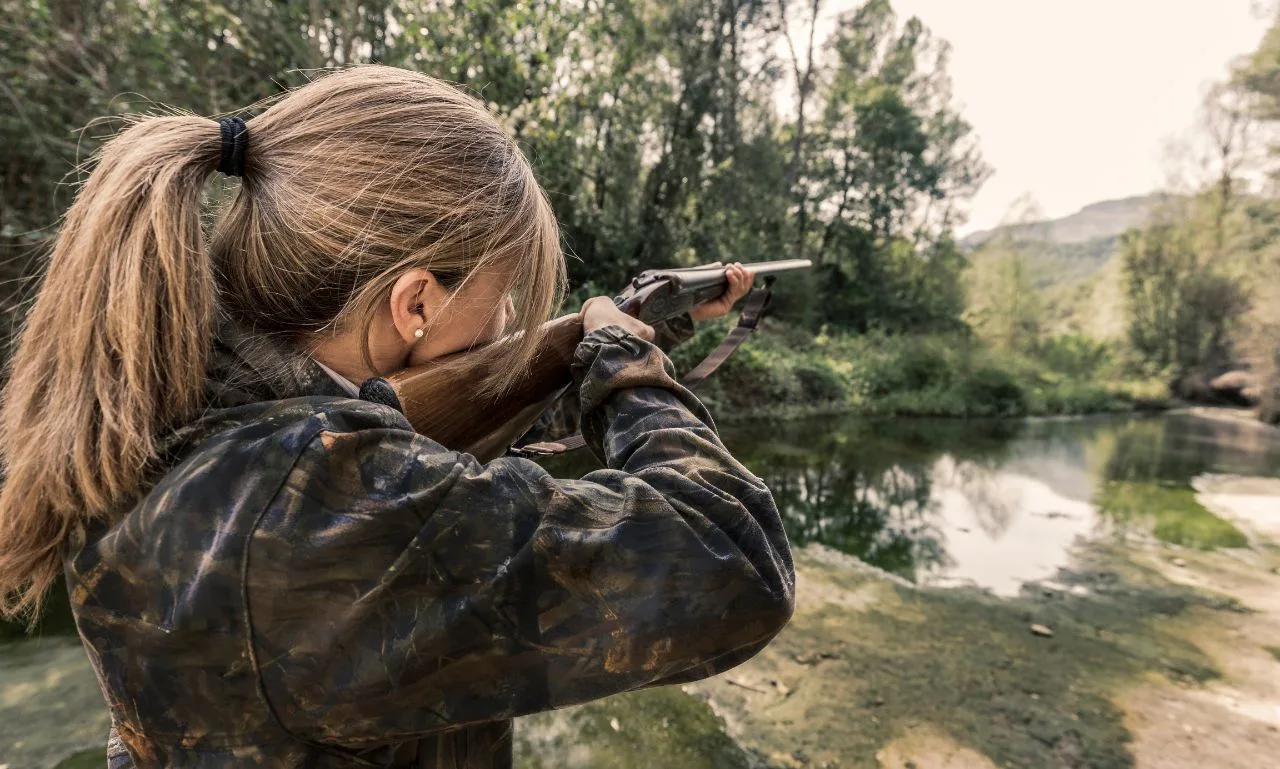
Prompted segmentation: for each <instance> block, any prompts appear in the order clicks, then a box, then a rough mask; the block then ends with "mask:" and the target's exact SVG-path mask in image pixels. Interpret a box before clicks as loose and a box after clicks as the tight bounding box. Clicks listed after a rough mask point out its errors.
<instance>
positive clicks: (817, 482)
mask: <svg viewBox="0 0 1280 769" xmlns="http://www.w3.org/2000/svg"><path fill="white" fill-rule="evenodd" d="M722 435H723V437H724V440H725V442H726V444H728V446H729V448H730V449H731V450H732V451H733V453H734V454H735V456H737V457H739V458H740V459H741V460H742V461H743V463H744V464H746V465H747V467H749V468H750V469H751V470H752V472H754V473H756V474H757V475H759V476H761V477H762V478H764V479H765V481H766V482H767V483H768V484H769V487H770V488H771V489H772V490H773V492H774V496H775V498H776V499H777V502H778V505H779V508H780V510H781V511H782V514H783V516H784V518H785V521H786V525H787V530H788V532H789V534H790V536H791V540H792V542H793V544H794V545H795V546H796V547H803V546H804V545H805V544H807V543H809V542H821V543H823V544H826V545H828V546H831V547H834V548H837V549H839V550H842V551H844V552H846V553H849V554H852V555H855V556H857V557H858V558H861V559H862V560H864V561H866V562H868V563H870V564H873V565H875V566H878V567H880V568H882V569H884V570H885V571H888V572H890V573H893V574H895V575H898V576H900V577H903V578H905V579H908V580H912V581H915V582H918V583H922V584H933V585H942V586H950V585H973V586H977V587H980V588H983V589H987V590H990V591H991V592H993V593H995V594H996V595H1013V594H1015V593H1017V592H1018V590H1019V589H1020V587H1021V586H1022V585H1023V584H1025V583H1027V582H1031V581H1038V580H1046V579H1049V578H1051V577H1052V576H1053V575H1054V573H1055V571H1056V570H1057V569H1058V568H1059V567H1062V566H1065V565H1067V564H1068V562H1069V560H1070V558H1071V548H1072V546H1073V545H1074V544H1075V543H1078V542H1080V541H1082V540H1087V539H1089V538H1095V537H1107V536H1113V535H1114V533H1115V532H1116V531H1117V530H1123V531H1126V532H1130V531H1134V530H1135V529H1136V532H1137V533H1138V534H1139V535H1140V536H1142V535H1143V527H1144V525H1146V524H1145V523H1144V522H1143V521H1141V520H1137V521H1135V520H1128V519H1126V520H1123V521H1121V520H1117V518H1116V516H1115V515H1113V514H1111V513H1110V512H1109V510H1110V508H1109V507H1108V506H1107V505H1106V504H1103V503H1101V502H1100V499H1101V498H1102V495H1103V492H1104V491H1105V490H1108V489H1110V490H1112V491H1113V492H1114V491H1115V490H1116V489H1117V488H1119V489H1122V490H1123V489H1128V490H1129V491H1130V492H1131V493H1130V496H1135V495H1136V496H1138V497H1140V498H1146V497H1144V496H1143V495H1144V494H1147V493H1148V492H1147V490H1150V489H1157V490H1159V493H1160V494H1166V493H1167V494H1170V495H1176V494H1180V493H1184V492H1185V494H1186V495H1187V498H1188V499H1191V498H1192V495H1193V492H1192V491H1191V484H1192V483H1193V482H1194V481H1196V480H1197V479H1201V478H1204V477H1207V476H1209V475H1214V474H1229V475H1241V476H1268V477H1269V476H1275V475H1280V431H1278V430H1275V429H1272V428H1266V427H1262V426H1260V425H1257V424H1255V423H1252V422H1248V421H1243V420H1237V419H1233V418H1224V417H1221V416H1213V417H1208V416H1201V415H1192V414H1170V415H1163V416H1149V417H1139V416H1126V417H1099V418H1085V419H1070V420H1029V421H991V422H975V421H960V420H946V421H939V420H906V419H894V420H885V421H866V420H862V419H855V418H847V419H839V418H826V419H821V420H813V421H795V422H787V423H781V424H755V425H749V426H733V427H726V428H725V429H723V430H722ZM547 466H548V468H549V469H550V470H552V472H554V473H556V474H557V475H561V476H569V475H580V474H582V473H585V472H587V471H589V470H591V469H592V468H593V467H594V466H595V464H594V461H593V460H592V458H591V457H590V455H589V454H587V453H586V452H580V453H578V454H577V455H574V456H570V457H560V458H556V459H555V460H551V461H548V462H547ZM1170 498H1174V497H1170ZM1276 505H1277V507H1280V500H1276ZM1202 514H1203V515H1207V513H1203V511H1202ZM1214 523H1215V524H1219V523H1220V522H1218V521H1216V519H1214ZM1223 525H1225V524H1223ZM1149 528H1150V527H1148V529H1149ZM67 619H68V618H67V617H66V616H65V607H54V611H53V612H52V613H51V615H50V620H49V622H47V623H46V627H45V628H44V630H43V631H42V638H40V639H36V640H29V639H20V640H11V641H9V642H8V643H5V642H3V641H0V767H4V766H5V765H6V764H7V765H8V767H9V769H28V768H30V769H43V768H46V767H47V768H50V769H52V767H58V766H63V767H64V769H67V768H69V767H71V766H80V765H85V766H96V765H99V763H98V762H99V760H100V757H101V752H100V751H101V747H100V746H101V744H102V741H103V739H104V736H105V731H106V728H107V723H108V722H107V719H106V715H105V713H104V712H103V706H102V702H101V696H100V695H99V694H98V692H97V689H96V685H95V684H94V681H93V677H92V674H91V672H90V671H89V669H88V664H87V662H86V661H85V659H84V656H83V653H82V652H80V651H79V648H78V645H77V643H78V642H77V640H76V639H75V637H74V634H73V631H72V630H71V628H70V626H69V623H68V621H67ZM6 634H7V635H8V636H9V637H10V638H13V637H14V636H15V631H14V630H13V629H12V628H5V627H4V626H3V625H0V639H3V638H4V637H5V636H6ZM82 751H92V752H90V753H83V752H82ZM76 754H79V756H80V757H79V759H78V760H75V759H73V761H74V763H66V764H60V762H62V761H64V760H67V759H68V757H70V756H73V755H76Z"/></svg>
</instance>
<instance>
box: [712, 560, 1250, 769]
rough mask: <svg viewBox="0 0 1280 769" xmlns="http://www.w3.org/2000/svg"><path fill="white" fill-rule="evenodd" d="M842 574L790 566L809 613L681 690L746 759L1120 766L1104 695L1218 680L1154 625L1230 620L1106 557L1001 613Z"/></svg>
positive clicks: (1206, 664)
mask: <svg viewBox="0 0 1280 769" xmlns="http://www.w3.org/2000/svg"><path fill="white" fill-rule="evenodd" d="M841 560H842V558H841V557H837V556H834V555H833V554H832V553H831V552H830V551H824V549H822V548H813V547H811V548H807V549H806V550H805V551H803V552H802V553H801V554H800V557H799V564H800V569H801V574H802V579H801V589H803V590H805V591H807V593H808V594H809V598H807V599H805V601H804V602H803V603H802V605H801V607H800V608H799V609H798V611H797V614H796V616H795V618H794V619H793V621H792V623H791V625H790V626H789V627H788V628H787V629H786V630H785V631H784V632H783V633H782V634H781V635H780V636H779V637H778V638H777V639H776V640H775V641H774V643H773V644H772V645H770V647H769V648H768V649H766V650H765V652H764V653H762V654H761V655H760V656H759V657H758V658H756V659H755V660H752V661H751V662H749V663H747V664H746V665H744V666H743V667H742V668H741V669H739V670H738V671H732V672H730V673H728V674H726V675H725V676H721V677H719V678H717V679H713V680H711V681H708V682H704V683H700V684H697V685H696V688H697V689H698V690H699V691H701V692H702V693H704V694H705V695H706V696H708V697H710V698H711V699H712V700H713V701H716V702H719V703H721V707H722V708H724V709H727V710H729V711H731V712H732V713H733V714H735V716H734V717H735V718H737V719H740V720H741V724H740V726H739V729H738V730H733V729H731V731H735V734H736V736H738V737H739V738H740V739H742V740H743V741H744V744H746V745H748V746H750V747H752V748H753V749H754V750H755V751H756V752H757V753H758V754H759V755H761V756H768V755H770V754H772V753H774V752H776V751H777V750H778V749H780V748H781V749H783V750H785V751H787V752H788V753H791V752H794V751H799V753H800V755H802V756H804V757H805V758H807V759H808V760H809V762H811V763H813V764H814V765H815V766H823V765H826V766H832V767H834V766H840V767H876V766H878V765H879V762H878V759H877V757H876V756H877V753H879V752H880V751H881V749H882V748H883V747H884V746H885V745H887V744H889V743H890V742H892V741H893V740H894V739H895V738H897V737H899V736H900V735H903V734H906V733H908V732H912V731H916V730H919V729H921V728H924V729H927V730H929V731H931V732H935V733H940V734H942V735H945V736H946V737H948V738H949V739H950V740H952V741H953V742H955V743H959V744H960V745H963V746H967V747H969V748H972V749H973V750H975V751H976V752H978V753H979V754H982V755H984V756H986V757H988V758H990V759H991V760H992V761H993V762H994V763H995V764H996V765H998V766H1003V767H1024V768H1030V767H1047V766H1066V767H1094V768H1097V769H1111V768H1112V767H1115V768H1117V769H1118V768H1120V767H1129V766H1132V765H1133V757H1132V755H1131V754H1130V752H1129V748H1128V745H1129V741H1130V735H1129V733H1128V732H1127V730H1126V728H1125V727H1124V725H1123V717H1122V715H1123V714H1122V713H1121V712H1120V711H1119V709H1118V708H1117V707H1116V706H1115V705H1114V704H1113V701H1112V698H1111V694H1112V692H1113V691H1115V689H1116V687H1118V686H1119V685H1120V684H1122V683H1123V682H1125V681H1130V680H1134V679H1135V678H1137V677H1139V676H1141V675H1143V674H1145V673H1156V674H1159V675H1161V676H1163V677H1165V678H1167V679H1171V680H1177V681H1181V682H1185V683H1186V684H1188V685H1197V684H1199V683H1200V682H1203V681H1206V680H1209V679H1212V678H1214V677H1216V676H1217V675H1218V669H1217V667H1216V665H1215V663H1214V662H1213V660H1212V659H1210V658H1209V657H1208V656H1206V655H1205V654H1204V653H1202V652H1201V651H1200V650H1199V649H1198V648H1197V647H1196V646H1195V645H1193V644H1191V643H1190V642H1188V641H1186V640H1184V639H1182V638H1180V637H1179V636H1178V635H1176V634H1174V633H1171V632H1169V631H1167V630H1165V629H1163V628H1162V627H1161V622H1162V620H1163V619H1164V618H1168V617H1174V616H1179V615H1181V614H1183V613H1184V612H1187V611H1189V610H1192V609H1204V610H1208V611H1211V612H1228V613H1234V612H1237V611H1239V610H1240V609H1239V607H1238V606H1236V605H1235V604H1234V602H1232V601H1230V600H1229V599H1224V598H1220V597H1215V596H1211V595H1203V594H1200V593H1197V592H1195V591H1193V590H1190V589H1187V588H1183V587H1178V586H1174V585H1172V584H1170V583H1167V582H1165V581H1163V580H1161V579H1160V578H1159V576H1158V575H1156V574H1154V573H1153V572H1151V571H1150V570H1146V569H1143V568H1140V567H1138V566H1135V565H1133V564H1131V563H1128V562H1126V561H1124V560H1123V559H1121V558H1118V554H1117V553H1116V552H1115V551H1112V550H1109V549H1107V548H1099V549H1098V550H1095V551H1093V552H1091V553H1088V554H1086V555H1083V556H1082V561H1081V565H1080V566H1079V568H1078V569H1076V570H1073V571H1071V572H1069V573H1067V572H1064V573H1062V574H1060V575H1059V579H1058V580H1057V582H1056V585H1057V587H1055V588H1053V589H1047V588H1031V587H1029V588H1027V589H1026V590H1024V594H1023V595H1022V596H1020V597H1019V598H1017V599H1013V600H999V599H996V598H993V597H990V596H988V595H986V594H984V593H980V592H977V591H968V590H931V589H917V588H913V587H909V586H904V585H902V584H899V583H895V582H891V581H888V580H885V579H883V578H881V577H877V576H876V575H874V574H870V573H868V572H867V571H866V570H863V569H849V568H846V567H844V566H841V565H840V561H841ZM1072 588H1075V589H1074V590H1073V589H1072ZM1032 625H1043V626H1045V627H1048V628H1050V629H1051V630H1052V632H1053V635H1052V637H1043V636H1039V635H1036V634H1034V633H1032V631H1031V626H1032ZM730 679H733V680H730ZM772 681H781V682H782V684H783V686H784V687H785V691H786V694H785V695H783V694H781V693H780V692H781V691H783V690H782V689H779V688H778V687H776V686H773V685H771V682H772ZM731 723H732V720H731Z"/></svg>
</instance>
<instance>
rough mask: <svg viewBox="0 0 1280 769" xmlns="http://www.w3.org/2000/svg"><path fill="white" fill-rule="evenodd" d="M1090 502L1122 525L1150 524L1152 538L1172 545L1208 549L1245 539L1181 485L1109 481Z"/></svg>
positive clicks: (1242, 542) (1237, 544) (1241, 544)
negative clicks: (1092, 501) (1153, 536)
mask: <svg viewBox="0 0 1280 769" xmlns="http://www.w3.org/2000/svg"><path fill="white" fill-rule="evenodd" d="M1094 503H1095V504H1096V505H1097V506H1098V510H1099V511H1100V512H1101V513H1102V514H1103V515H1105V516H1107V517H1109V518H1110V519H1112V520H1113V521H1115V522H1117V523H1118V524H1120V525H1122V526H1130V525H1140V526H1150V527H1151V533H1152V534H1154V535H1155V537H1156V539H1159V540H1161V541H1163V542H1168V543H1171V544H1175V545H1183V546H1185V547H1194V548H1197V549H1201V550H1212V549H1214V548H1219V547H1244V546H1246V545H1247V544H1248V539H1247V538H1246V537H1245V536H1244V534H1242V533H1241V532H1240V530H1239V529H1237V528H1236V527H1235V526H1233V525H1231V523H1229V522H1228V521H1224V520H1223V519H1221V518H1219V517H1218V516H1216V515H1214V514H1213V513H1210V512H1209V511H1208V510H1206V509H1205V508H1204V506H1203V505H1201V504H1200V503H1199V502H1197V501H1196V497H1195V491H1194V490H1192V489H1191V488H1188V487H1185V486H1173V487H1170V486H1163V485H1160V484H1157V483H1153V482H1150V481H1112V482H1110V483H1108V484H1107V485H1106V486H1104V487H1103V489H1102V491H1101V492H1100V493H1099V494H1098V495H1097V497H1096V498H1095V500H1094Z"/></svg>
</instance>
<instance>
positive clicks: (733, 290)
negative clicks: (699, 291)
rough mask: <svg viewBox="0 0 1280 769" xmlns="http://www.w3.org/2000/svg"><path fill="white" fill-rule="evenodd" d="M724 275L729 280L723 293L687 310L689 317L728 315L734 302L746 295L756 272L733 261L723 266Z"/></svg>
mask: <svg viewBox="0 0 1280 769" xmlns="http://www.w3.org/2000/svg"><path fill="white" fill-rule="evenodd" d="M724 276H725V278H726V279H727V280H728V281H729V285H728V286H726V287H725V290H724V293H723V294H721V295H720V296H719V297H718V298H716V299H711V300H709V301H706V302H703V303H702V304H700V305H698V306H697V307H694V308H693V309H692V310H690V311H689V317H691V318H693V319H694V320H695V321H699V320H710V319H711V318H718V317H720V316H721V315H728V314H729V310H731V309H732V308H733V304H734V302H736V301H738V300H739V299H741V298H742V297H744V296H746V295H747V292H748V291H750V290H751V284H752V283H753V282H755V279H756V274H755V273H754V272H752V271H751V270H748V269H747V268H746V267H743V266H742V262H733V263H732V264H730V265H729V266H727V267H725V270H724Z"/></svg>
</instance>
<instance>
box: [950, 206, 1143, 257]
mask: <svg viewBox="0 0 1280 769" xmlns="http://www.w3.org/2000/svg"><path fill="white" fill-rule="evenodd" d="M1167 200H1168V196H1167V195H1163V194H1156V195H1138V196H1135V197H1131V198H1121V199H1120V200H1104V201H1102V202H1101V203H1093V204H1091V205H1087V206H1085V207H1084V208H1082V209H1080V210H1079V211H1077V212H1076V213H1074V214H1071V215H1070V216H1064V217H1063V218H1061V219H1050V220H1047V221H1043V222H1031V223H1027V224H1013V225H1007V226H1004V227H997V228H995V229H993V230H982V231H980V232H974V233H971V234H969V235H966V236H965V237H963V238H961V239H960V247H961V248H963V249H965V250H970V251H971V250H973V249H975V248H978V247H980V246H982V245H983V244H984V243H986V242H988V241H990V240H991V239H992V238H995V237H999V236H1001V235H1008V236H1010V237H1011V238H1012V239H1014V240H1040V241H1045V242H1048V243H1056V244H1059V245H1072V244H1079V243H1087V242H1089V241H1093V240H1099V239H1107V238H1116V237H1119V236H1120V235H1122V234H1124V232H1125V231H1126V230H1128V229H1130V228H1131V227H1138V226H1140V225H1142V224H1144V223H1145V222H1146V220H1147V219H1148V217H1150V216H1151V214H1152V213H1153V212H1154V211H1155V210H1156V208H1157V207H1159V206H1160V205H1161V204H1162V203H1165V202H1167Z"/></svg>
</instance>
